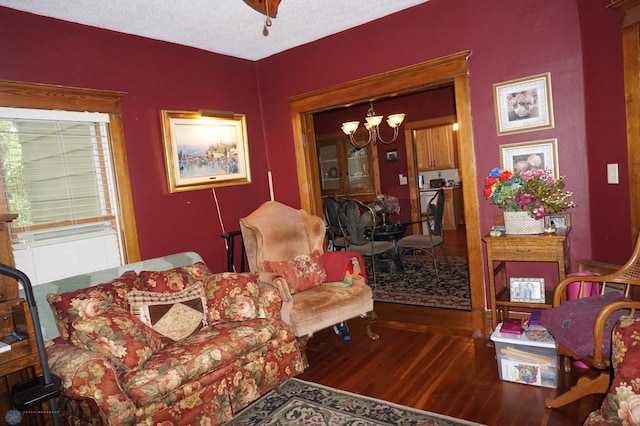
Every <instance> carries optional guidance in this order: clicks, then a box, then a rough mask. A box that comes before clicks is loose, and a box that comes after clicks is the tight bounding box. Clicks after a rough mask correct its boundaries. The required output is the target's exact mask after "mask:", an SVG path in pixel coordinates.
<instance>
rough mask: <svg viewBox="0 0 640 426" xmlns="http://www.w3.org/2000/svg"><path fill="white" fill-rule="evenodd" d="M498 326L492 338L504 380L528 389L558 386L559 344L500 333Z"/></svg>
mask: <svg viewBox="0 0 640 426" xmlns="http://www.w3.org/2000/svg"><path fill="white" fill-rule="evenodd" d="M501 325H502V324H498V327H496V329H495V331H494V332H493V333H492V334H491V340H492V341H493V342H494V344H495V347H496V359H497V361H498V372H499V373H500V379H502V380H506V381H510V382H516V383H524V384H527V385H534V386H544V387H548V388H555V387H557V386H558V352H557V351H556V344H555V341H551V342H543V341H535V340H531V339H528V338H527V336H526V335H525V334H524V333H523V334H510V333H500V326H501Z"/></svg>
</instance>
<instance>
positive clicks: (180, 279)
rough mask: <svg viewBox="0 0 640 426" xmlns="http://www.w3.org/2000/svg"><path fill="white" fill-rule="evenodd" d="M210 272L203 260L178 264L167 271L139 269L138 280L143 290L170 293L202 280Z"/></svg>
mask: <svg viewBox="0 0 640 426" xmlns="http://www.w3.org/2000/svg"><path fill="white" fill-rule="evenodd" d="M210 274H211V272H210V271H209V269H208V268H207V266H206V265H205V264H204V263H203V262H196V263H194V264H193V265H189V266H179V267H177V268H173V269H169V270H167V271H141V272H140V281H141V282H142V284H143V286H144V290H147V291H152V292H155V293H172V292H176V291H181V290H184V289H185V288H187V287H189V286H191V285H193V284H195V283H197V282H198V281H200V282H201V281H203V280H204V279H205V278H206V277H207V276H209V275H210Z"/></svg>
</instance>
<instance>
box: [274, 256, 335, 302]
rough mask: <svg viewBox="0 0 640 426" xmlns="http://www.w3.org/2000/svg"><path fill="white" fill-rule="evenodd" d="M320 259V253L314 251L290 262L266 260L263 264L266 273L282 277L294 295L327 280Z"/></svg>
mask: <svg viewBox="0 0 640 426" xmlns="http://www.w3.org/2000/svg"><path fill="white" fill-rule="evenodd" d="M321 257H322V255H321V254H320V252H319V251H318V250H315V251H314V252H313V253H311V254H303V255H300V256H296V257H294V258H293V259H291V260H284V261H281V262H273V261H269V260H267V261H265V262H264V263H265V268H266V269H267V271H269V272H274V273H276V274H278V275H282V276H283V277H284V278H285V279H286V280H287V283H288V284H289V289H290V290H291V291H292V293H295V292H301V291H305V290H309V289H312V288H314V287H317V286H319V285H321V284H322V283H323V282H324V280H325V279H326V278H327V274H326V273H325V271H324V268H323V267H322V261H321Z"/></svg>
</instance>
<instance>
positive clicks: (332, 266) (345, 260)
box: [322, 251, 366, 286]
mask: <svg viewBox="0 0 640 426" xmlns="http://www.w3.org/2000/svg"><path fill="white" fill-rule="evenodd" d="M363 264H364V262H363V261H362V256H361V255H360V253H356V252H350V251H329V252H325V253H322V265H323V267H324V270H325V272H326V274H327V278H326V279H325V283H324V284H328V285H337V286H350V285H351V284H352V282H353V280H354V278H355V279H362V280H363V281H364V280H365V276H364V271H363V270H362V268H361V267H360V265H363ZM364 282H366V281H364Z"/></svg>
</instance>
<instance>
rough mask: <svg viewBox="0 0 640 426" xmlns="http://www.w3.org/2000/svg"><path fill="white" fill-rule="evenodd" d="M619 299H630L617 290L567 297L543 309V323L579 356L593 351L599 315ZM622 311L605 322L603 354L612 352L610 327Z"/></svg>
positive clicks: (606, 354) (541, 321)
mask: <svg viewBox="0 0 640 426" xmlns="http://www.w3.org/2000/svg"><path fill="white" fill-rule="evenodd" d="M620 300H629V299H627V298H626V297H624V296H623V295H622V294H620V293H618V292H617V291H613V292H610V293H607V294H605V295H604V296H593V297H585V298H582V299H577V300H568V301H566V302H564V303H562V304H561V305H560V306H557V307H555V308H553V309H544V310H543V311H542V315H541V316H540V323H541V324H542V326H543V327H545V328H546V329H547V330H549V333H551V335H552V336H553V337H554V338H555V339H556V341H558V342H559V343H562V345H563V346H565V347H566V348H567V349H569V350H571V352H573V353H574V354H576V355H578V356H586V355H590V354H592V353H593V350H594V349H595V348H594V341H593V325H594V324H595V322H596V316H597V315H598V313H599V312H600V310H601V309H602V308H604V307H605V306H607V305H609V304H611V303H613V302H617V301H620ZM622 315H623V312H621V311H617V312H614V313H612V314H611V315H610V316H609V318H608V319H607V321H606V323H605V329H604V335H603V345H604V347H603V351H602V355H603V356H604V357H608V356H609V354H610V353H611V330H613V326H614V325H615V323H616V321H618V319H620V317H621V316H622Z"/></svg>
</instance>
